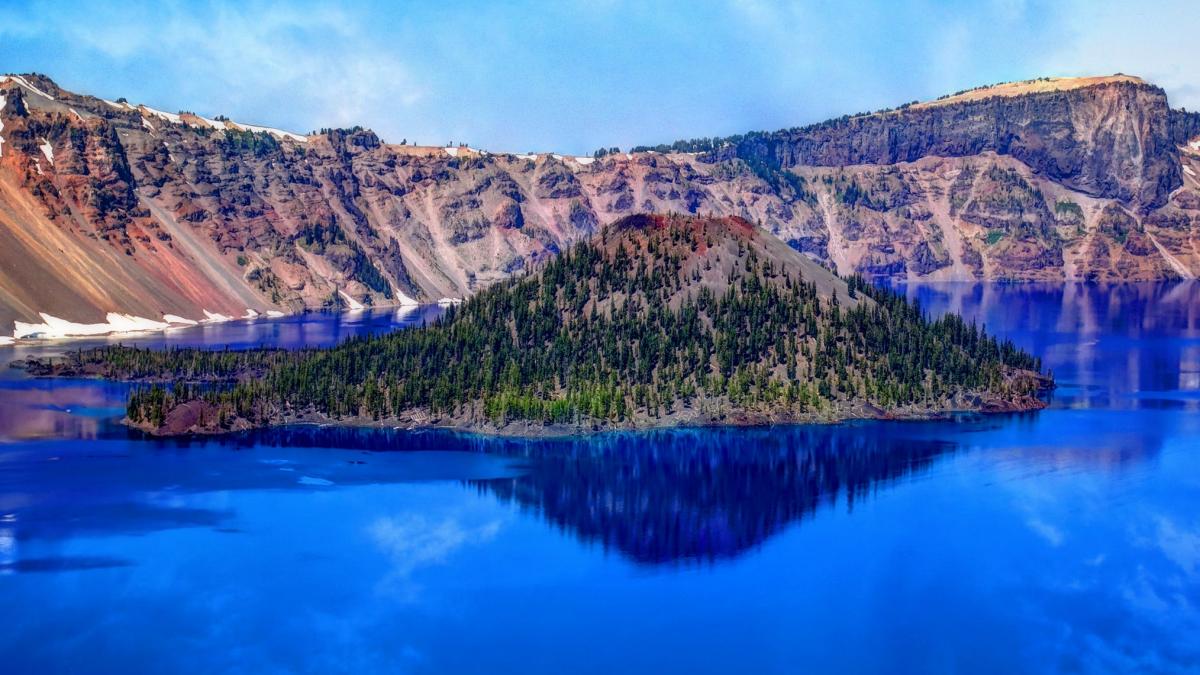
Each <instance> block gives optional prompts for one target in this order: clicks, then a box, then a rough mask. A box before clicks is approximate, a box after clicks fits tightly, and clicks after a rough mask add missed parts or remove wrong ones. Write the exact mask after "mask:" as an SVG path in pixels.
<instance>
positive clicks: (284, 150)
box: [0, 75, 1200, 335]
mask: <svg viewBox="0 0 1200 675" xmlns="http://www.w3.org/2000/svg"><path fill="white" fill-rule="evenodd" d="M0 124H2V125H3V127H2V128H0V141H2V142H0V327H3V326H5V325H10V324H11V323H12V322H14V321H20V322H22V325H19V326H16V328H17V330H18V335H30V334H39V333H40V334H43V335H55V334H65V333H80V332H89V331H90V332H103V331H106V330H110V329H117V330H121V329H131V328H137V327H155V326H157V325H161V324H163V323H164V322H166V321H176V322H178V321H196V320H201V321H203V320H212V319H216V320H219V319H221V318H225V317H237V316H242V315H244V314H247V312H248V311H249V312H250V313H252V314H253V313H264V312H279V311H282V312H290V311H299V310H302V309H305V308H318V307H336V306H341V307H357V306H359V305H372V304H374V305H380V304H403V303H410V302H433V301H438V300H439V299H444V298H463V297H466V296H468V295H470V294H472V293H475V292H477V291H478V290H479V289H482V288H485V287H487V286H488V285H490V284H492V283H495V282H496V281H498V280H500V279H504V278H506V277H508V276H509V275H511V274H513V273H514V272H517V271H520V270H522V269H524V267H525V266H526V265H528V264H530V263H536V262H538V261H541V260H544V259H545V258H547V257H550V256H553V255H554V254H556V253H557V252H558V251H561V250H564V249H566V248H568V247H569V246H570V245H571V244H573V243H575V242H577V241H581V240H583V239H585V238H587V237H588V236H590V235H591V234H593V233H594V232H596V231H597V230H598V229H599V228H600V227H601V226H602V225H604V224H607V223H611V222H613V221H615V220H617V219H619V218H621V217H624V216H627V215H630V214H633V213H638V212H657V213H691V214H705V215H715V216H725V215H731V216H738V217H742V218H745V219H747V220H749V221H751V222H754V223H756V224H759V225H760V226H761V227H762V228H763V229H765V230H767V231H769V232H771V233H772V234H774V235H776V236H778V237H779V238H781V239H783V240H784V241H786V242H787V243H788V244H790V245H791V246H792V247H793V248H795V249H796V250H798V251H801V252H802V253H804V254H805V255H806V256H807V257H809V258H810V259H812V260H813V261H816V262H818V263H820V264H822V265H824V266H826V267H828V268H830V269H833V270H836V271H838V272H839V273H842V274H851V273H861V274H864V275H867V276H882V277H891V278H901V279H943V280H944V279H963V280H966V279H1022V280H1060V279H1103V280H1118V279H1161V278H1174V277H1192V276H1194V275H1195V273H1196V272H1197V271H1200V254H1198V253H1197V249H1196V246H1195V231H1196V229H1197V224H1198V219H1200V182H1198V180H1197V172H1200V138H1198V137H1200V116H1198V115H1196V114H1195V113H1187V112H1184V111H1178V110H1171V109H1170V108H1169V106H1168V102H1167V98H1166V95H1165V94H1164V92H1163V91H1162V90H1161V89H1159V88H1157V87H1154V86H1152V85H1150V84H1147V83H1145V82H1142V81H1141V80H1139V79H1137V78H1133V77H1128V76H1112V77H1100V78H1077V79H1042V80H1036V81H1031V82H1023V83H1014V84H1006V85H997V86H993V87H983V88H978V89H974V90H970V91H967V92H960V93H958V94H955V95H953V96H949V97H945V98H943V99H939V100H937V101H931V102H927V103H916V104H909V105H905V106H901V107H900V108H898V109H895V110H891V111H880V112H877V113H870V114H863V115H856V116H848V117H844V118H840V119H836V120H831V121H828V122H825V123H822V124H817V125H812V126H809V127H804V128H798V129H791V130H785V131H778V132H772V133H752V134H746V135H744V136H737V137H732V138H727V139H704V140H701V141H687V142H680V143H675V144H673V145H671V146H662V147H660V148H657V149H647V150H644V151H639V152H631V153H620V152H617V153H610V154H607V155H605V156H603V157H600V158H591V157H568V156H561V155H554V154H528V155H517V154H507V153H489V152H485V151H481V150H475V149H471V148H466V147H445V148H443V147H419V146H412V145H407V144H400V145H396V144H388V143H384V142H383V141H382V140H381V139H379V138H378V137H377V136H376V135H375V134H373V133H372V132H370V131H368V130H364V129H360V128H354V129H333V130H323V131H321V132H320V133H313V134H309V135H298V134H293V133H288V132H283V131H280V130H275V129H267V128H264V127H259V126H255V125H252V124H245V123H237V122H233V121H230V120H227V119H225V118H223V117H221V116H218V115H214V116H212V117H206V116H200V115H196V114H193V113H190V112H180V113H168V112H163V111H160V110H156V109H153V108H149V107H146V106H141V105H133V104H130V103H128V102H125V101H123V100H121V101H105V100H102V99H98V98H95V97H91V96H86V95H79V94H74V93H71V92H68V91H65V90H63V89H62V88H60V87H58V86H57V85H56V84H55V83H54V82H53V81H51V80H49V79H48V78H45V77H42V76H39V75H24V76H0ZM43 315H48V316H49V317H50V318H47V317H46V316H43ZM106 315H108V316H106ZM164 317H165V319H164ZM55 318H57V319H55ZM5 330H7V329H6V328H0V331H5Z"/></svg>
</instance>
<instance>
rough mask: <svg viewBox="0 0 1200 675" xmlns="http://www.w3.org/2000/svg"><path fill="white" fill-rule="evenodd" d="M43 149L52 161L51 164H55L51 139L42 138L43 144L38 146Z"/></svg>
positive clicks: (43, 152) (47, 159) (48, 159)
mask: <svg viewBox="0 0 1200 675" xmlns="http://www.w3.org/2000/svg"><path fill="white" fill-rule="evenodd" d="M38 147H39V148H41V149H42V154H43V155H45V156H46V161H48V162H50V166H54V146H52V145H50V141H48V140H46V139H44V138H43V139H42V144H41V145H39V146H38Z"/></svg>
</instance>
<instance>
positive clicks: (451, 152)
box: [445, 148, 458, 157]
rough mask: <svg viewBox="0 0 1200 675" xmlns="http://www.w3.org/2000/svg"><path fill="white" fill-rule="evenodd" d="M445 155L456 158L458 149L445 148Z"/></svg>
mask: <svg viewBox="0 0 1200 675" xmlns="http://www.w3.org/2000/svg"><path fill="white" fill-rule="evenodd" d="M445 150H446V154H447V155H450V156H451V157H458V148H445Z"/></svg>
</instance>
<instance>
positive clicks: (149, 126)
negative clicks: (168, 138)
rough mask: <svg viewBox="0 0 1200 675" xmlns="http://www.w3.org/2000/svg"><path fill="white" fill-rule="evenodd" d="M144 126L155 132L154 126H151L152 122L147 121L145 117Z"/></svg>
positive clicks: (143, 119)
mask: <svg viewBox="0 0 1200 675" xmlns="http://www.w3.org/2000/svg"><path fill="white" fill-rule="evenodd" d="M142 126H144V127H146V128H147V129H149V130H150V131H154V125H153V124H150V120H148V119H146V118H145V117H143V118H142Z"/></svg>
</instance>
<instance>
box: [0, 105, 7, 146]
mask: <svg viewBox="0 0 1200 675" xmlns="http://www.w3.org/2000/svg"><path fill="white" fill-rule="evenodd" d="M6 105H8V99H7V98H5V97H4V94H0V111H3V110H4V106H6ZM0 131H4V120H0ZM3 156H4V139H3V138H0V157H3Z"/></svg>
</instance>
